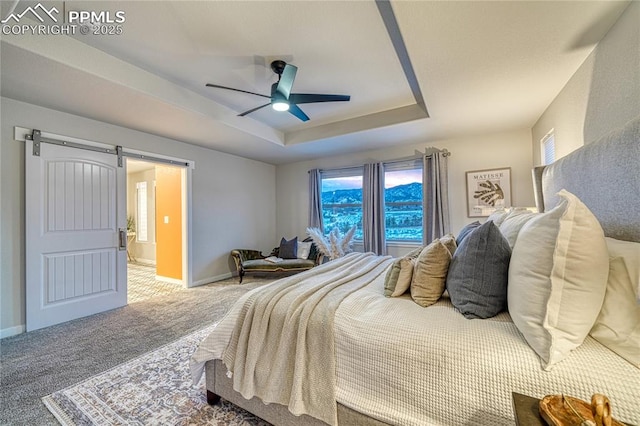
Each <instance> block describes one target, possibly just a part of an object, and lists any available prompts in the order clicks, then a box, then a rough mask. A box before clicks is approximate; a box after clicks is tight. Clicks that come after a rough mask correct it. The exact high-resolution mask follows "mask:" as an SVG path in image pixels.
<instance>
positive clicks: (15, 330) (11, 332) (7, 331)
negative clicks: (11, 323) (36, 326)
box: [0, 325, 26, 339]
mask: <svg viewBox="0 0 640 426" xmlns="http://www.w3.org/2000/svg"><path fill="white" fill-rule="evenodd" d="M25 330H26V327H25V326H24V325H17V326H15V327H9V328H3V329H2V330H0V339H4V338H5V337H11V336H17V335H18V334H22V333H24V332H25Z"/></svg>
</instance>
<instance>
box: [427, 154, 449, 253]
mask: <svg viewBox="0 0 640 426" xmlns="http://www.w3.org/2000/svg"><path fill="white" fill-rule="evenodd" d="M448 155H449V154H448V153H444V152H434V153H433V154H429V155H426V156H425V157H424V164H423V168H422V191H423V193H422V202H423V206H422V230H423V233H422V242H423V244H429V243H430V242H431V241H433V240H434V239H436V238H440V237H442V236H443V235H446V234H448V233H449V232H451V225H450V223H449V180H448V177H447V173H448V170H447V156H448Z"/></svg>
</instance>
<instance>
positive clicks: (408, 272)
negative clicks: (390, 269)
mask: <svg viewBox="0 0 640 426" xmlns="http://www.w3.org/2000/svg"><path fill="white" fill-rule="evenodd" d="M414 264H415V259H412V258H410V257H403V258H402V259H400V273H399V274H398V282H397V283H396V288H395V289H394V290H393V293H391V297H398V296H402V295H403V294H405V293H406V292H407V290H409V287H411V278H412V277H413V266H414Z"/></svg>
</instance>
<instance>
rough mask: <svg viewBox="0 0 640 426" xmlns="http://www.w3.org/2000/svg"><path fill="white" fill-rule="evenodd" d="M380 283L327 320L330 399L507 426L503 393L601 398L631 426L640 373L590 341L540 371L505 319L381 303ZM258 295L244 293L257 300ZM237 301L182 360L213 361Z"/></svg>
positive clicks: (419, 421) (444, 306)
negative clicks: (332, 369) (332, 368)
mask: <svg viewBox="0 0 640 426" xmlns="http://www.w3.org/2000/svg"><path fill="white" fill-rule="evenodd" d="M383 281H384V274H381V275H380V276H379V277H378V278H377V279H376V280H375V281H374V282H372V283H371V284H369V285H368V286H367V287H365V288H363V289H361V290H358V291H357V292H355V293H353V294H351V295H350V296H348V297H347V298H345V299H344V300H343V302H342V304H341V305H340V306H339V307H338V309H337V311H336V317H335V352H336V386H337V388H336V400H337V401H338V402H340V403H341V404H343V405H345V406H347V407H350V408H352V409H354V410H356V411H359V412H362V413H366V414H367V415H369V416H371V417H374V418H376V419H379V420H381V421H384V422H387V423H390V424H395V425H487V426H489V425H491V426H493V425H510V426H511V425H513V424H514V423H513V422H514V416H513V409H512V405H511V392H519V393H523V394H527V395H531V396H536V397H542V396H544V395H546V394H552V393H565V394H568V395H572V396H576V397H579V398H582V399H585V400H589V399H590V397H591V395H592V394H593V393H596V392H598V393H603V394H606V395H607V396H608V397H609V398H610V400H611V402H612V406H613V415H614V417H616V418H617V419H618V420H622V421H624V422H627V423H631V424H640V370H639V369H637V368H635V367H633V366H632V365H631V364H630V363H628V362H627V361H625V360H624V359H623V358H621V357H619V356H618V355H616V354H615V353H613V352H611V351H610V350H609V349H607V348H605V347H604V346H602V345H601V344H599V343H598V342H596V341H595V340H593V339H592V338H587V340H586V341H585V343H584V344H583V345H582V346H580V347H579V348H578V349H577V350H575V351H574V352H573V353H572V354H571V356H570V357H569V358H568V359H566V360H565V361H563V362H561V363H560V364H558V365H557V366H556V367H555V368H554V369H553V370H552V371H550V372H545V371H544V370H542V367H541V365H540V361H539V358H538V356H537V355H536V354H535V352H534V351H533V350H532V349H531V348H530V347H529V346H528V345H527V343H526V342H525V340H524V339H523V338H522V336H521V335H520V333H519V332H518V330H517V329H516V327H515V325H514V324H513V323H512V322H511V320H510V318H509V315H508V314H506V313H504V314H500V315H499V316H498V317H496V318H494V319H492V320H467V319H465V318H464V317H463V316H462V315H460V314H459V313H458V312H456V310H455V309H454V308H453V307H452V305H451V304H450V302H449V300H448V299H447V298H443V299H442V300H441V301H439V302H438V303H436V304H435V305H433V306H430V307H428V308H422V307H420V306H419V305H417V304H415V303H414V302H413V301H412V300H411V299H410V298H409V297H408V296H404V297H401V298H394V299H389V298H385V297H384V295H383ZM259 290H260V289H257V290H254V291H259ZM247 297H250V295H245V296H243V297H242V298H241V300H240V301H239V302H238V303H237V304H236V305H235V306H234V307H233V308H232V309H231V311H230V312H229V314H228V315H227V316H226V317H225V319H223V320H222V321H221V322H220V324H219V325H218V327H217V328H216V330H215V331H214V333H212V335H211V336H210V337H209V338H207V339H206V340H205V341H204V342H203V343H202V344H201V345H200V347H199V348H198V350H197V351H196V353H195V355H194V358H193V359H192V373H193V375H194V378H195V379H198V378H199V376H200V375H201V374H202V371H203V368H204V362H206V361H207V360H210V359H221V358H222V356H223V352H224V350H225V348H226V346H227V344H228V342H229V339H230V338H231V334H232V331H233V326H234V323H235V318H236V317H237V316H238V312H239V310H240V307H241V306H242V305H243V303H244V300H246V299H247Z"/></svg>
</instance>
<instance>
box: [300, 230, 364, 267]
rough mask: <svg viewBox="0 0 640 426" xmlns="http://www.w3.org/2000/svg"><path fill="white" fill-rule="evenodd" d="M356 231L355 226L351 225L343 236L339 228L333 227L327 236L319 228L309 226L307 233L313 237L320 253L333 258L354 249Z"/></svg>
mask: <svg viewBox="0 0 640 426" xmlns="http://www.w3.org/2000/svg"><path fill="white" fill-rule="evenodd" d="M355 233H356V227H355V226H353V227H351V229H349V230H348V231H347V233H346V234H344V235H343V236H340V231H339V230H338V228H333V230H332V231H331V232H329V236H328V237H325V236H324V234H323V233H322V230H320V229H319V228H307V234H308V235H309V237H311V239H312V240H313V243H314V244H315V245H316V247H317V248H318V250H319V251H320V253H322V254H323V255H325V256H327V257H328V258H329V259H331V260H334V259H337V258H339V257H342V256H344V255H345V254H347V253H351V252H352V251H353V250H352V249H351V243H352V242H353V236H354V235H355Z"/></svg>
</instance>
